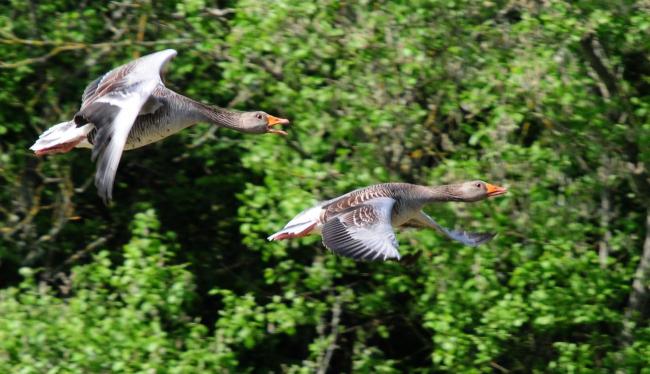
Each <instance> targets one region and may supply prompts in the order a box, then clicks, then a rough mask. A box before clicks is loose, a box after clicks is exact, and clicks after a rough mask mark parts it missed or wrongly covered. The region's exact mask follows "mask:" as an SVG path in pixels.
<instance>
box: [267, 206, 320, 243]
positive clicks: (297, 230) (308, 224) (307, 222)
mask: <svg viewBox="0 0 650 374" xmlns="http://www.w3.org/2000/svg"><path fill="white" fill-rule="evenodd" d="M321 210H322V209H321V207H320V204H319V205H317V206H315V207H311V208H309V209H305V210H304V211H302V212H301V213H299V214H298V215H297V216H295V217H294V218H293V219H292V220H291V221H289V223H287V224H286V225H285V226H284V227H283V228H282V230H280V231H278V232H276V233H275V234H273V235H271V236H269V237H268V238H267V239H268V240H270V241H273V240H282V239H288V238H290V237H295V236H303V235H307V234H308V233H310V232H311V231H312V230H311V229H312V228H313V227H314V226H316V224H317V223H318V220H319V219H320V214H321Z"/></svg>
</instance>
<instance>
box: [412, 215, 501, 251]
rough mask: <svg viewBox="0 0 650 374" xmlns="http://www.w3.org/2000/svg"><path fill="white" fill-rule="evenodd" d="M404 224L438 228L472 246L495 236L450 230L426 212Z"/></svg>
mask: <svg viewBox="0 0 650 374" xmlns="http://www.w3.org/2000/svg"><path fill="white" fill-rule="evenodd" d="M402 226H403V227H430V228H433V229H436V230H437V231H438V232H440V233H441V234H443V235H445V236H447V237H448V238H450V239H452V240H455V241H457V242H460V243H463V244H465V245H469V246H471V247H476V246H477V245H481V244H483V243H487V242H489V241H490V240H492V238H494V236H495V234H491V233H474V232H467V231H456V230H450V229H448V228H445V227H443V226H441V225H440V224H439V223H438V222H436V221H435V220H434V219H433V218H431V217H429V215H427V214H426V213H424V212H420V215H419V216H417V217H415V218H413V219H412V220H410V221H408V222H406V223H405V224H404V225H402Z"/></svg>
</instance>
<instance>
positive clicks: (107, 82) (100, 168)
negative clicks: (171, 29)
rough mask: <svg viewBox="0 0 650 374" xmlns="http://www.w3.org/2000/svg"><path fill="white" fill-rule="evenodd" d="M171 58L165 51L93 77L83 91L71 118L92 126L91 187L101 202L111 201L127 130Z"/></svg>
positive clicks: (159, 82) (167, 51)
mask: <svg viewBox="0 0 650 374" xmlns="http://www.w3.org/2000/svg"><path fill="white" fill-rule="evenodd" d="M175 55H176V51H174V50H173V49H168V50H164V51H160V52H156V53H153V54H150V55H147V56H144V57H141V58H139V59H137V60H135V61H132V62H130V63H128V64H126V65H122V66H120V67H118V68H116V69H113V70H111V71H110V72H108V73H107V74H105V75H104V76H102V77H100V78H97V79H96V80H95V81H93V82H91V83H90V84H89V85H88V87H86V90H85V91H84V94H83V97H82V101H83V102H82V104H81V110H80V111H79V112H78V113H77V114H76V115H75V119H77V118H83V119H84V120H85V121H82V122H81V123H92V124H94V125H95V128H96V129H97V133H96V135H95V137H94V140H93V142H94V144H93V152H92V159H93V161H95V160H96V161H97V173H96V174H95V185H96V186H97V190H98V193H99V196H100V197H101V198H102V199H103V200H104V202H105V203H108V201H110V200H111V199H112V190H113V183H114V181H115V173H116V172H117V167H118V164H119V162H120V158H121V157H122V151H123V150H124V146H125V144H126V140H127V138H128V136H129V132H130V131H131V127H132V126H133V123H134V122H135V119H136V117H137V116H138V114H139V113H140V110H141V109H142V107H143V105H144V104H145V103H146V102H148V100H149V98H150V97H151V95H152V93H153V91H154V90H155V89H156V87H158V86H161V85H162V80H161V78H160V71H161V70H162V68H163V66H164V65H165V64H166V63H167V62H168V61H169V60H170V59H171V58H172V57H174V56H175ZM78 123H79V122H78Z"/></svg>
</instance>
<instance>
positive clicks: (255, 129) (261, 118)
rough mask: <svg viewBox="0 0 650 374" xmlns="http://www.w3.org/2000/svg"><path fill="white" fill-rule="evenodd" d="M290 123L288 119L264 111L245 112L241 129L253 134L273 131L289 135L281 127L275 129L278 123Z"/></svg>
mask: <svg viewBox="0 0 650 374" xmlns="http://www.w3.org/2000/svg"><path fill="white" fill-rule="evenodd" d="M286 124H289V120H288V119H284V118H279V117H275V116H272V115H270V114H268V113H265V112H262V111H256V112H244V113H242V114H241V118H240V127H239V128H240V129H241V131H243V132H248V133H251V134H263V133H267V132H268V133H272V134H278V135H287V133H286V132H285V131H283V130H280V129H274V128H273V126H276V125H286Z"/></svg>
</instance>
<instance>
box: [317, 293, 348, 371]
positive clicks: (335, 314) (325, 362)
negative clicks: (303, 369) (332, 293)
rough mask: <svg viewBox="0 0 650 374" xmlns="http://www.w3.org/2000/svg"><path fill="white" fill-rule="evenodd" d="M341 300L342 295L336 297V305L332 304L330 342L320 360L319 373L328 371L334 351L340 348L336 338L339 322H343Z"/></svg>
mask: <svg viewBox="0 0 650 374" xmlns="http://www.w3.org/2000/svg"><path fill="white" fill-rule="evenodd" d="M341 311H342V309H341V300H340V297H337V298H336V301H335V302H334V305H332V320H331V321H330V328H331V331H330V339H331V341H330V344H329V346H328V347H327V350H326V351H325V354H324V355H323V357H322V359H321V360H320V365H318V371H317V373H318V374H325V373H327V369H328V368H329V365H330V362H331V361H332V356H333V355H334V351H335V350H336V348H338V345H337V344H336V340H337V339H338V336H339V323H341Z"/></svg>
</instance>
